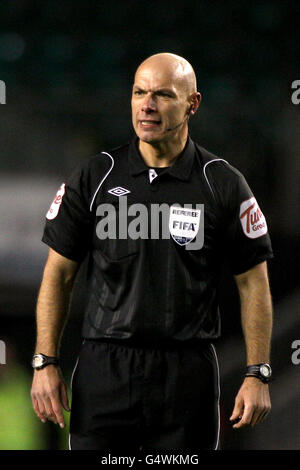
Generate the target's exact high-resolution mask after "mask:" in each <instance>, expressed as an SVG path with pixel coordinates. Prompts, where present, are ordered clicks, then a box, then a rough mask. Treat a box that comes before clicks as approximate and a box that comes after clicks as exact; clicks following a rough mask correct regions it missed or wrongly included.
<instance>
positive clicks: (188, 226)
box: [169, 206, 201, 245]
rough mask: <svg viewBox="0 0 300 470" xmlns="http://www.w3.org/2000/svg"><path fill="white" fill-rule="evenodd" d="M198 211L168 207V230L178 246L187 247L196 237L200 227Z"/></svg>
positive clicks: (199, 213)
mask: <svg viewBox="0 0 300 470" xmlns="http://www.w3.org/2000/svg"><path fill="white" fill-rule="evenodd" d="M200 217H201V210H200V209H189V208H186V207H185V208H181V207H177V206H171V207H170V218H169V230H170V233H171V235H172V238H173V240H175V242H176V243H178V244H179V245H187V244H188V243H190V242H191V241H192V240H193V239H194V238H195V237H196V235H197V233H198V231H199V227H200Z"/></svg>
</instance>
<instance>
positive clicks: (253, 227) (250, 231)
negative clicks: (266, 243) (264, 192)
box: [240, 197, 268, 238]
mask: <svg viewBox="0 0 300 470" xmlns="http://www.w3.org/2000/svg"><path fill="white" fill-rule="evenodd" d="M240 221H241V224H242V228H243V232H244V234H245V235H246V237H248V238H258V237H261V236H262V235H265V234H266V233H267V232H268V227H267V222H266V219H265V216H264V214H263V213H262V211H261V210H260V208H259V205H258V204H257V201H256V199H255V197H251V198H250V199H247V200H246V201H244V202H242V203H241V206H240Z"/></svg>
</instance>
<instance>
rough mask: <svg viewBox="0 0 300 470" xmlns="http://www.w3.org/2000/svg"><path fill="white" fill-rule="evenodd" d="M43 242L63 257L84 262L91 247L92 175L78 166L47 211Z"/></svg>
mask: <svg viewBox="0 0 300 470" xmlns="http://www.w3.org/2000/svg"><path fill="white" fill-rule="evenodd" d="M42 241H43V242H44V243H46V244H47V245H48V246H49V247H51V248H53V249H54V250H55V251H57V252H58V253H59V254H61V255H62V256H65V257H66V258H69V259H71V260H74V261H78V262H80V261H82V260H83V259H84V257H85V255H86V253H87V252H88V251H89V249H90V247H91V241H92V216H91V213H90V210H89V198H88V176H87V170H86V168H85V167H82V168H78V169H76V170H75V171H74V173H73V174H72V175H71V176H70V177H69V178H68V179H67V180H66V182H65V183H63V184H62V185H61V186H60V188H59V189H58V191H57V194H56V196H55V198H54V200H53V202H52V204H51V206H50V208H49V210H48V212H47V214H46V223H45V227H44V233H43V237H42Z"/></svg>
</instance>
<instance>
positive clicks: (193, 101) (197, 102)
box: [189, 91, 202, 115]
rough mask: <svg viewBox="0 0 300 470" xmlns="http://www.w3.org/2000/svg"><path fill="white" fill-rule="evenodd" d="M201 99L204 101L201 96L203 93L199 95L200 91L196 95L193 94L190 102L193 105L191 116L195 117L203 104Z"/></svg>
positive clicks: (190, 111) (190, 110)
mask: <svg viewBox="0 0 300 470" xmlns="http://www.w3.org/2000/svg"><path fill="white" fill-rule="evenodd" d="M201 99H202V96H201V93H199V91H195V92H194V93H192V94H191V96H190V100H189V101H190V103H191V106H190V109H189V114H192V115H193V114H195V113H196V111H197V109H198V108H199V105H200V103H201Z"/></svg>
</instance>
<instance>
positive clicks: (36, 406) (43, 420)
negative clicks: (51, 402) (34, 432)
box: [32, 397, 46, 423]
mask: <svg viewBox="0 0 300 470" xmlns="http://www.w3.org/2000/svg"><path fill="white" fill-rule="evenodd" d="M32 405H33V409H34V411H35V414H36V415H37V417H38V418H39V419H40V420H41V421H42V423H45V422H46V419H45V417H44V415H43V414H42V413H41V412H40V409H39V405H38V401H37V399H36V398H34V397H32Z"/></svg>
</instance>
